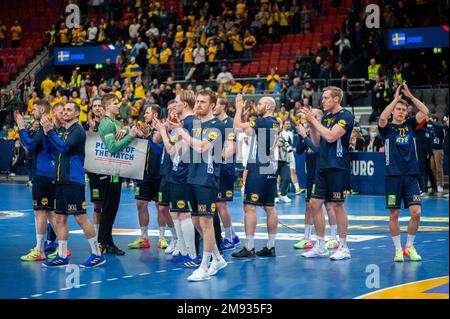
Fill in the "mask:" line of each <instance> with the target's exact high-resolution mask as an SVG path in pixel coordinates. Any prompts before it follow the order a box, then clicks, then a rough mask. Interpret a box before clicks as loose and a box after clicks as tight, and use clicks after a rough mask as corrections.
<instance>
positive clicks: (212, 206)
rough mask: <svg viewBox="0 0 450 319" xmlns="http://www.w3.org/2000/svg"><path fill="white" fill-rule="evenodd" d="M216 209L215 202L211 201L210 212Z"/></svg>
mask: <svg viewBox="0 0 450 319" xmlns="http://www.w3.org/2000/svg"><path fill="white" fill-rule="evenodd" d="M215 211H216V204H215V203H212V204H211V212H212V213H214V212H215Z"/></svg>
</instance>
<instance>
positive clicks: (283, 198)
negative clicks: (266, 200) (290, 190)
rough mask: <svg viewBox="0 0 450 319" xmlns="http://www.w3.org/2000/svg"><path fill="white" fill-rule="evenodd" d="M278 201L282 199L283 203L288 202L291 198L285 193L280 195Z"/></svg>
mask: <svg viewBox="0 0 450 319" xmlns="http://www.w3.org/2000/svg"><path fill="white" fill-rule="evenodd" d="M280 201H282V202H283V203H290V202H292V199H290V198H289V197H287V195H284V196H280Z"/></svg>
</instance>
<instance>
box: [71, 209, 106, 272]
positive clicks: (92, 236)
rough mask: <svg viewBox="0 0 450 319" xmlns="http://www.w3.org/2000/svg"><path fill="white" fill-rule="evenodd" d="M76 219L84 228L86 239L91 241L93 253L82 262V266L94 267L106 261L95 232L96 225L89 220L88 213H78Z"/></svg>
mask: <svg viewBox="0 0 450 319" xmlns="http://www.w3.org/2000/svg"><path fill="white" fill-rule="evenodd" d="M75 220H76V221H77V223H78V225H79V226H80V227H81V229H83V232H84V235H85V236H86V239H87V241H88V242H89V246H90V247H91V255H90V256H89V258H88V259H87V260H86V261H85V262H84V263H82V264H80V267H82V268H93V267H98V266H100V265H103V264H104V263H106V259H105V257H104V256H103V255H102V253H101V252H100V245H99V243H98V240H97V235H96V233H95V227H94V226H93V225H92V224H91V222H90V221H89V218H88V217H87V215H86V213H80V214H76V215H75Z"/></svg>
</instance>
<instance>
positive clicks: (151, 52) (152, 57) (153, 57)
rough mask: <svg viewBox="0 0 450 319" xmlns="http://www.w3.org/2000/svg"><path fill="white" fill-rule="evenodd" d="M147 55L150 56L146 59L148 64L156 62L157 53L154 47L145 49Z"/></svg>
mask: <svg viewBox="0 0 450 319" xmlns="http://www.w3.org/2000/svg"><path fill="white" fill-rule="evenodd" d="M147 55H148V56H149V57H150V58H149V59H148V63H150V64H158V62H159V60H158V53H157V52H156V48H150V49H148V50H147Z"/></svg>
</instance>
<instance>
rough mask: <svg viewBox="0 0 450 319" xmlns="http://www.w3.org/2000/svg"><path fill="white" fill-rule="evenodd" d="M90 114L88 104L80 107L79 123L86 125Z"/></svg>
mask: <svg viewBox="0 0 450 319" xmlns="http://www.w3.org/2000/svg"><path fill="white" fill-rule="evenodd" d="M88 112H89V106H88V105H87V104H85V105H80V115H79V116H78V121H79V122H80V123H83V124H84V123H86V122H87V120H88Z"/></svg>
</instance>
